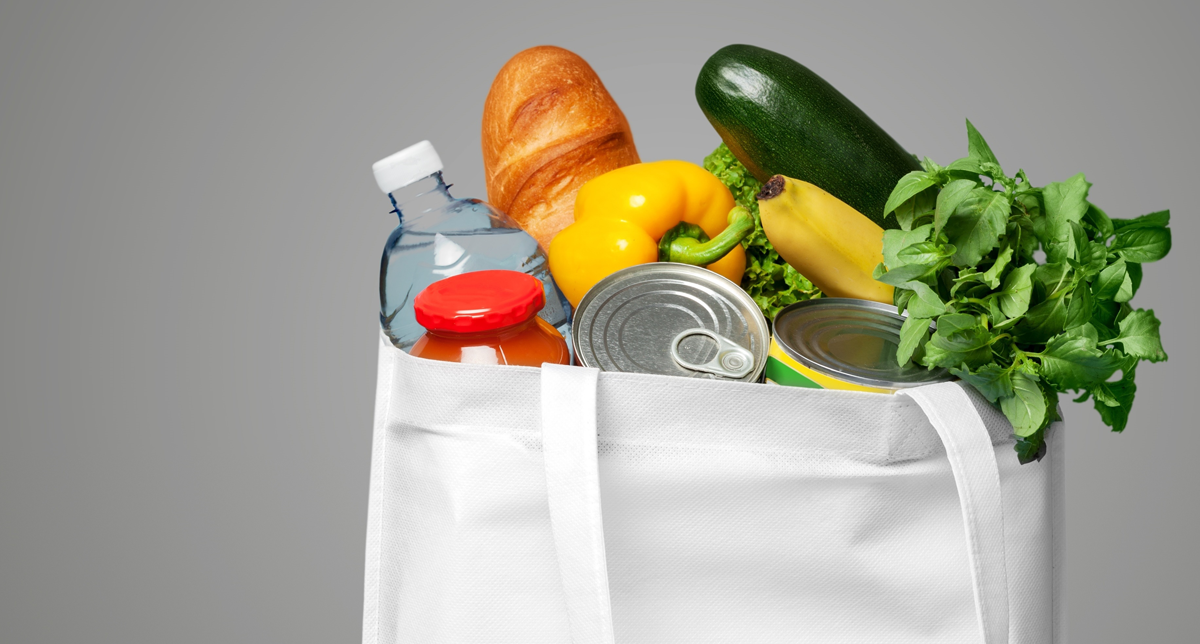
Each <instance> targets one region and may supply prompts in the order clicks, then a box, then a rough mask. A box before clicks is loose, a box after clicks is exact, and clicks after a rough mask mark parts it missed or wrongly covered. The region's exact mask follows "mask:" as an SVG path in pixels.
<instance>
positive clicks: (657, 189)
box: [549, 161, 754, 306]
mask: <svg viewBox="0 0 1200 644" xmlns="http://www.w3.org/2000/svg"><path fill="white" fill-rule="evenodd" d="M753 231H754V220H753V218H752V216H751V215H750V213H749V212H747V211H746V210H745V209H744V208H740V207H739V208H734V202H733V195H731V194H730V193H729V189H728V188H726V187H725V184H723V183H721V181H720V180H719V179H717V178H716V177H714V176H713V175H712V174H710V173H709V172H708V171H707V170H705V169H704V168H701V167H700V166H698V165H696V164H694V163H688V162H686V161H655V162H653V163H637V164H634V165H629V166H625V167H623V168H618V169H616V170H613V171H611V172H607V173H605V174H602V175H600V176H598V177H595V178H594V179H592V180H591V181H588V182H587V183H585V184H583V186H582V187H581V188H580V189H579V194H578V195H577V196H576V197H575V223H573V224H571V225H570V226H567V227H566V228H564V229H563V230H562V231H560V232H559V233H558V235H556V236H555V237H554V239H553V240H552V241H551V242H550V252H549V256H550V272H551V274H552V275H554V281H555V282H556V283H557V284H558V287H559V289H561V290H562V292H563V295H565V296H566V297H567V300H569V301H570V302H571V306H578V305H579V301H580V300H581V299H583V295H584V293H587V291H588V289H590V288H591V287H592V286H594V285H595V284H596V282H599V281H600V280H602V279H604V278H605V277H608V276H609V275H611V274H613V273H615V272H617V271H619V270H621V269H623V268H628V267H630V266H636V265H638V264H647V263H650V262H654V261H672V262H682V263H686V264H695V265H697V266H705V267H707V268H708V269H709V270H712V271H714V272H716V273H718V274H720V275H723V276H725V277H726V278H728V279H730V280H732V281H733V282H735V283H737V282H741V279H742V273H743V272H745V270H746V253H745V251H744V250H742V246H741V243H740V242H741V240H742V238H744V237H745V236H746V235H749V234H750V233H751V232H753Z"/></svg>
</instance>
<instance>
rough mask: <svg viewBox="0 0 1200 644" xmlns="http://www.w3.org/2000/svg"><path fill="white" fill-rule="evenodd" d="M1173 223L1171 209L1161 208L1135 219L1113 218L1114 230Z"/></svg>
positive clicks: (1153, 226) (1154, 226)
mask: <svg viewBox="0 0 1200 644" xmlns="http://www.w3.org/2000/svg"><path fill="white" fill-rule="evenodd" d="M1169 223H1171V211H1170V210H1160V211H1158V212H1152V213H1150V214H1148V215H1142V216H1141V217H1134V218H1133V219H1113V220H1112V228H1113V230H1125V229H1127V228H1166V227H1167V224H1169Z"/></svg>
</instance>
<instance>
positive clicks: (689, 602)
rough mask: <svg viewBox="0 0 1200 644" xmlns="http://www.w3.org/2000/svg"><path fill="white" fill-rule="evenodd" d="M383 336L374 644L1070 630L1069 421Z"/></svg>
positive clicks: (914, 636)
mask: <svg viewBox="0 0 1200 644" xmlns="http://www.w3.org/2000/svg"><path fill="white" fill-rule="evenodd" d="M1010 432H1011V427H1010V426H1009V425H1008V423H1007V422H1006V421H1005V420H1004V418H1003V416H1002V415H1001V414H999V413H998V412H996V411H995V410H993V409H992V408H991V407H990V406H989V405H988V404H987V403H986V401H984V400H982V398H979V397H978V396H977V395H976V394H974V392H972V391H969V390H967V389H964V388H963V387H961V386H960V385H958V384H954V383H944V384H939V385H932V386H928V387H923V388H919V389H912V390H908V391H906V392H903V393H901V394H897V395H883V394H870V393H859V392H847V391H826V390H814V389H802V388H790V387H776V386H769V385H760V384H746V383H736V382H718V381H712V380H701V379H687V378H673V377H665V376H652V375H642V374H622V373H600V372H597V371H596V370H593V369H585V368H582V367H563V366H550V365H548V366H546V367H545V368H543V369H535V368H526V367H495V366H479V365H463V364H453V363H443V362H434V361H428V360H422V359H418V358H413V357H411V356H409V355H407V354H405V353H403V352H401V351H398V350H396V349H394V348H393V347H392V346H391V345H390V344H389V343H388V342H387V341H386V340H385V339H382V338H381V342H380V361H379V380H378V393H377V402H376V410H375V435H374V443H373V454H372V462H371V486H370V510H369V519H368V528H367V564H366V575H365V578H366V579H365V580H366V584H365V609H364V619H363V642H364V644H400V643H429V644H434V643H445V644H475V643H479V644H483V643H488V644H493V643H513V644H538V643H543V642H545V643H554V644H610V643H613V642H616V643H618V644H668V643H680V644H682V643H687V644H700V643H704V642H723V643H725V642H737V643H743V642H745V643H754V644H768V643H771V644H774V643H783V642H787V643H790V644H794V643H808V642H812V643H822V644H833V643H849V642H854V643H859V644H861V643H871V644H886V643H916V642H921V643H946V644H950V643H953V644H964V643H986V644H1002V643H1007V642H1012V643H1015V644H1032V643H1038V644H1043V643H1051V642H1054V643H1060V642H1063V641H1065V635H1064V632H1063V606H1062V605H1061V602H1060V601H1059V592H1058V590H1059V588H1060V585H1061V583H1060V579H1061V577H1062V563H1063V559H1062V547H1061V546H1062V528H1061V526H1062V517H1063V509H1062V498H1063V489H1062V475H1063V465H1062V456H1063V444H1062V436H1063V428H1062V427H1061V426H1059V427H1055V428H1053V429H1052V431H1051V432H1050V441H1051V445H1050V452H1049V453H1050V456H1049V457H1047V458H1045V459H1043V460H1042V461H1041V462H1039V463H1033V464H1029V465H1020V464H1018V462H1017V458H1016V454H1015V452H1014V451H1013V449H1012V438H1011V437H1010Z"/></svg>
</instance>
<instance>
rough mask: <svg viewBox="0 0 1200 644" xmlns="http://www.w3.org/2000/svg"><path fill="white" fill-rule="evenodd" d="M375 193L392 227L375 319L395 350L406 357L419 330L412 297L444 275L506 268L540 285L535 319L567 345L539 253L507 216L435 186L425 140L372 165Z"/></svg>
mask: <svg viewBox="0 0 1200 644" xmlns="http://www.w3.org/2000/svg"><path fill="white" fill-rule="evenodd" d="M373 168H374V170H375V181H376V182H377V183H378V184H379V189H380V190H382V191H383V192H384V193H386V194H387V195H388V197H389V198H390V199H391V200H392V206H393V208H394V209H393V211H392V212H395V213H396V215H398V216H399V217H400V224H399V225H398V226H396V229H395V230H393V231H392V234H391V235H390V236H389V237H388V240H387V245H386V246H384V248H383V261H382V264H381V265H380V268H379V304H380V308H379V321H380V323H381V324H382V325H383V330H384V333H386V334H387V336H388V338H389V339H390V340H391V341H392V344H394V345H396V347H397V348H399V349H401V350H403V351H408V350H409V349H410V348H411V347H412V345H413V343H415V342H416V341H417V340H418V339H419V338H420V337H421V336H422V335H424V334H425V329H424V328H423V327H421V325H419V324H417V320H416V316H415V313H414V311H413V298H415V297H416V296H417V294H418V293H420V292H421V291H422V290H424V289H425V287H426V286H429V285H430V284H432V283H434V282H436V281H438V280H440V279H442V278H445V277H450V276H452V275H458V274H460V273H470V272H474V271H483V270H495V269H502V270H512V271H521V272H523V273H527V274H529V275H532V276H534V277H536V278H538V279H539V280H541V281H542V283H543V284H544V285H545V288H546V305H545V307H543V308H542V310H541V312H540V313H538V316H539V317H541V318H542V319H543V320H545V321H547V322H549V323H550V324H551V325H552V326H554V327H555V328H556V329H558V331H559V333H562V334H563V337H564V338H566V339H567V346H570V340H571V335H570V334H571V319H570V316H571V306H570V304H569V303H568V302H567V299H566V298H565V297H563V294H562V293H561V292H560V291H559V290H558V287H557V286H556V285H555V284H554V279H553V278H552V277H551V276H550V266H549V264H548V263H547V262H546V254H545V253H544V252H542V250H541V249H540V248H539V247H538V244H537V241H536V240H535V239H534V238H533V237H531V236H530V235H529V233H526V232H525V231H524V230H521V228H520V226H518V225H517V223H516V222H514V221H513V220H512V219H510V218H509V217H508V216H507V215H505V214H504V213H502V212H500V211H499V210H496V209H495V208H493V207H492V206H490V205H488V204H487V203H485V202H483V201H480V200H478V199H455V198H454V197H452V196H450V191H449V187H450V186H448V185H447V184H446V183H445V182H444V181H443V180H442V160H441V158H439V157H438V153H437V151H436V150H434V149H433V145H432V144H431V143H430V142H429V141H421V142H420V143H417V144H416V145H412V146H409V147H407V148H405V149H403V150H401V151H399V152H397V153H396V154H393V155H392V156H390V157H387V158H386V159H383V160H381V161H378V162H376V163H375V165H374V166H373Z"/></svg>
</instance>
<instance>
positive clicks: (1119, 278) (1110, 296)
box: [1092, 257, 1126, 300]
mask: <svg viewBox="0 0 1200 644" xmlns="http://www.w3.org/2000/svg"><path fill="white" fill-rule="evenodd" d="M1125 278H1126V267H1125V260H1124V258H1121V257H1118V258H1117V260H1116V261H1114V262H1113V263H1111V264H1109V265H1108V266H1107V267H1105V268H1104V270H1102V271H1100V275H1099V276H1098V277H1097V278H1096V281H1095V282H1093V285H1092V288H1094V289H1095V291H1096V298H1097V299H1101V300H1114V299H1115V298H1116V297H1117V293H1118V292H1120V290H1121V284H1122V282H1124V281H1125Z"/></svg>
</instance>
